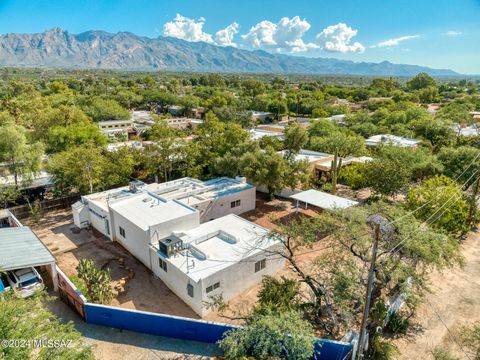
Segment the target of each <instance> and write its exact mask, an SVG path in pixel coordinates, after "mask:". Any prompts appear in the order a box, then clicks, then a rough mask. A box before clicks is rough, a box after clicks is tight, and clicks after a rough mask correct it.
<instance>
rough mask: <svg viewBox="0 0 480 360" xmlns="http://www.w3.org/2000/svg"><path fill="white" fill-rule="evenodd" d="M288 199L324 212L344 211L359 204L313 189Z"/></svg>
mask: <svg viewBox="0 0 480 360" xmlns="http://www.w3.org/2000/svg"><path fill="white" fill-rule="evenodd" d="M290 197H291V198H292V199H295V200H298V201H302V202H304V203H307V204H309V205H313V206H316V207H319V208H321V209H325V210H336V209H346V208H349V207H351V206H355V205H358V204H359V203H358V201H354V200H349V199H345V198H342V197H340V196H335V195H331V194H327V193H324V192H322V191H318V190H314V189H310V190H307V191H302V192H300V193H298V194H295V195H292V196H290Z"/></svg>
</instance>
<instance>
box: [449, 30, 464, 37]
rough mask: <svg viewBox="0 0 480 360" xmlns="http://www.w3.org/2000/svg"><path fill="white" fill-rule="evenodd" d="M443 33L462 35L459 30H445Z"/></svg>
mask: <svg viewBox="0 0 480 360" xmlns="http://www.w3.org/2000/svg"><path fill="white" fill-rule="evenodd" d="M445 35H448V36H458V35H462V33H461V32H460V31H454V30H450V31H447V32H446V33H445Z"/></svg>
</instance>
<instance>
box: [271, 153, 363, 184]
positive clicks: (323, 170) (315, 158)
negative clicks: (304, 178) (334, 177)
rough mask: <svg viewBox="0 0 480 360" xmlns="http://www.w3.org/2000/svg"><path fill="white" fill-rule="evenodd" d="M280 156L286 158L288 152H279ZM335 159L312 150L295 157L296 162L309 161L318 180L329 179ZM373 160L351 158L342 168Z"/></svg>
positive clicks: (345, 159)
mask: <svg viewBox="0 0 480 360" xmlns="http://www.w3.org/2000/svg"><path fill="white" fill-rule="evenodd" d="M278 153H279V154H281V155H283V156H285V155H286V154H287V152H286V151H285V150H283V151H279V152H278ZM334 159H335V156H334V155H332V154H325V153H321V152H317V151H312V150H304V149H302V150H300V152H299V153H298V154H296V155H295V160H297V161H302V160H307V161H308V163H309V164H310V166H311V168H312V171H315V175H316V177H317V178H319V179H320V178H322V175H325V176H326V177H327V178H328V177H329V173H330V171H331V170H332V163H333V161H334ZM371 160H372V158H371V157H368V156H361V157H354V156H349V157H346V158H342V166H347V165H350V164H353V163H364V162H367V161H371Z"/></svg>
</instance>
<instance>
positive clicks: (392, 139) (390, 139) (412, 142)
mask: <svg viewBox="0 0 480 360" xmlns="http://www.w3.org/2000/svg"><path fill="white" fill-rule="evenodd" d="M421 142H422V141H421V140H417V139H412V138H405V137H401V136H396V135H390V134H380V135H373V136H370V137H369V138H368V139H367V140H366V143H367V145H378V144H393V145H397V146H401V147H409V146H416V145H418V144H419V143H421Z"/></svg>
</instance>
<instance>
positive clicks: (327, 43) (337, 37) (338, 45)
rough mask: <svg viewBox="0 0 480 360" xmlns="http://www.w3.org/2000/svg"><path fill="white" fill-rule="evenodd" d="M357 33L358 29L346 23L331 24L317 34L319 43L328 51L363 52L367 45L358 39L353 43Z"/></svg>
mask: <svg viewBox="0 0 480 360" xmlns="http://www.w3.org/2000/svg"><path fill="white" fill-rule="evenodd" d="M357 33H358V30H354V29H352V28H351V27H350V26H348V25H347V24H345V23H338V24H336V25H330V26H328V27H327V28H325V29H323V31H322V32H321V33H320V34H318V35H317V44H318V45H320V46H321V48H322V49H324V50H326V51H332V52H341V53H348V52H353V53H354V52H359V53H362V52H364V51H365V47H364V46H363V45H362V44H360V43H359V42H357V41H355V42H353V43H352V39H353V38H354V37H355V36H357Z"/></svg>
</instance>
